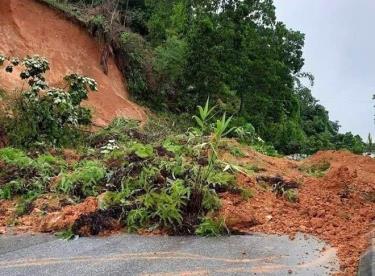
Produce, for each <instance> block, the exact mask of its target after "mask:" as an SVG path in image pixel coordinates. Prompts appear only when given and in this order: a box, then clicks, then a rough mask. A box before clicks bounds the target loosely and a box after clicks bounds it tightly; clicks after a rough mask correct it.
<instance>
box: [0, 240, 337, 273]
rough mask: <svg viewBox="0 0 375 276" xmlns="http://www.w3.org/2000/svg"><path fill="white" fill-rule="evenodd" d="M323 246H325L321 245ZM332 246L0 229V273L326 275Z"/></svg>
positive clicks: (333, 262)
mask: <svg viewBox="0 0 375 276" xmlns="http://www.w3.org/2000/svg"><path fill="white" fill-rule="evenodd" d="M323 247H325V250H322V249H323ZM337 269H338V262H337V257H336V252H335V250H334V249H332V248H330V247H328V246H327V245H325V244H324V243H323V242H320V241H318V240H317V239H315V238H313V237H306V236H303V235H298V236H297V237H296V238H295V239H294V240H290V239H289V238H288V237H285V236H273V235H249V236H231V237H221V238H197V237H144V236H137V235H118V236H112V237H106V238H79V239H77V240H74V241H64V240H59V239H57V238H55V237H54V236H51V235H35V236H30V235H17V236H4V235H3V236H1V235H0V275H4V276H5V275H6V276H12V275H38V276H39V275H69V276H72V275H163V276H164V275H167V276H169V275H170V276H172V275H290V274H291V275H309V276H310V275H329V274H330V273H331V272H332V271H337Z"/></svg>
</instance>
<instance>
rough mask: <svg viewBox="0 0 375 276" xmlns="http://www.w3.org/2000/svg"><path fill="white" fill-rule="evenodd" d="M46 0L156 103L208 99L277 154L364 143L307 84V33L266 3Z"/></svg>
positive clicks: (175, 106) (167, 106)
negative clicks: (290, 25) (292, 26)
mask: <svg viewBox="0 0 375 276" xmlns="http://www.w3.org/2000/svg"><path fill="white" fill-rule="evenodd" d="M44 2H48V3H50V4H51V5H53V6H55V7H57V8H59V9H63V10H65V11H67V12H69V14H71V15H72V16H75V17H77V18H79V19H80V20H81V22H84V24H86V26H87V28H88V29H89V30H90V32H91V33H92V34H93V35H94V36H96V37H97V38H98V39H99V40H100V41H101V42H102V43H103V57H106V56H108V55H111V54H114V55H115V56H116V59H117V63H118V65H119V67H120V68H121V70H122V71H123V73H124V77H125V78H126V79H127V83H128V85H129V90H130V92H131V93H132V96H133V97H134V98H135V99H136V100H138V101H140V102H141V103H142V104H144V105H147V106H149V107H150V108H151V109H153V110H164V111H169V112H172V113H181V112H186V113H189V114H191V113H192V112H193V111H194V109H195V106H196V105H199V104H201V103H202V102H204V101H205V100H206V99H207V97H210V98H211V102H213V103H216V104H217V105H218V106H220V109H221V110H223V111H225V112H227V114H229V115H233V117H234V118H233V120H232V125H233V126H242V125H244V124H249V123H250V124H252V125H253V126H254V128H255V130H256V131H257V133H258V134H259V136H260V137H262V138H263V139H264V140H265V141H266V142H267V143H269V144H271V145H273V146H274V147H275V148H276V149H277V150H278V151H279V152H281V153H283V154H290V153H296V152H300V153H308V154H311V153H314V152H316V151H318V150H321V149H342V148H345V149H349V150H351V151H353V152H355V153H361V152H363V150H364V143H363V142H362V140H361V138H360V137H359V136H358V135H353V134H351V133H346V134H340V133H339V124H338V122H332V121H330V119H329V117H328V112H327V110H326V109H325V108H324V107H323V106H322V105H320V104H319V102H318V100H316V99H315V98H314V97H313V96H312V94H311V91H310V88H309V86H308V85H304V84H305V83H306V81H305V80H306V79H308V80H309V81H311V84H312V83H313V76H312V75H311V74H310V73H306V72H303V71H301V70H302V69H301V68H302V66H303V63H304V61H303V58H302V49H303V44H304V36H303V34H302V33H300V32H297V31H293V30H290V29H288V28H287V26H285V25H284V24H283V23H282V22H279V21H277V19H276V16H275V8H274V6H273V4H272V1H245V2H243V1H230V2H229V1H219V0H213V1H208V2H207V3H206V4H204V3H201V2H200V1H187V0H175V1H172V2H170V1H156V2H155V1H104V0H102V1H73V0H72V1H58V0H48V1H44ZM246 15H247V16H246ZM101 62H102V61H101ZM104 67H105V66H104ZM104 70H105V68H104Z"/></svg>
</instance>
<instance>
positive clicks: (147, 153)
mask: <svg viewBox="0 0 375 276" xmlns="http://www.w3.org/2000/svg"><path fill="white" fill-rule="evenodd" d="M132 151H133V152H134V153H135V154H136V155H137V156H138V157H140V158H148V157H152V155H153V152H154V149H153V147H152V146H151V145H143V144H139V143H136V144H134V145H133V146H132Z"/></svg>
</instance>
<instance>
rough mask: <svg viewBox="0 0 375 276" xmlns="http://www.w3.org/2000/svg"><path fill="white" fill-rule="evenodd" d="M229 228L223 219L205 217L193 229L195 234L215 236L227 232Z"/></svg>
mask: <svg viewBox="0 0 375 276" xmlns="http://www.w3.org/2000/svg"><path fill="white" fill-rule="evenodd" d="M228 233H229V230H228V228H227V226H226V225H225V222H224V220H223V219H214V218H209V217H205V218H203V220H202V222H201V223H200V224H199V226H198V228H197V229H196V230H195V234H197V235H199V236H205V237H217V236H220V235H223V234H228Z"/></svg>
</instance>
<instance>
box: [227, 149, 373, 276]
mask: <svg viewBox="0 0 375 276" xmlns="http://www.w3.org/2000/svg"><path fill="white" fill-rule="evenodd" d="M240 161H241V162H243V163H248V164H256V165H257V166H258V167H261V168H262V172H259V173H256V174H255V175H254V176H253V177H249V176H244V175H239V176H238V182H239V183H241V184H242V185H244V186H246V187H249V188H251V189H252V190H253V191H254V196H253V198H251V199H250V200H248V201H242V200H241V198H240V197H236V196H233V195H230V194H225V195H223V208H222V211H221V212H222V214H223V215H224V216H225V217H226V220H227V222H229V224H230V227H232V228H234V229H236V230H238V231H240V232H265V233H276V234H289V235H291V237H293V235H294V234H295V233H297V232H304V233H309V234H313V235H316V236H318V237H320V238H322V239H323V240H325V241H327V242H328V243H330V244H331V245H332V246H334V247H336V248H337V249H338V255H339V257H340V260H341V269H342V271H343V274H344V275H355V274H356V271H357V266H358V260H359V256H360V254H361V253H363V252H364V251H365V250H366V248H367V247H368V245H369V242H370V238H371V236H372V237H374V224H373V223H374V220H375V201H374V199H375V160H374V159H371V158H369V157H363V156H359V155H354V154H352V153H349V152H346V151H324V152H318V153H317V154H315V155H313V156H312V157H310V158H308V159H307V160H305V161H302V162H295V161H289V160H288V161H287V160H285V159H280V158H272V157H266V156H261V155H259V154H254V153H253V152H251V153H249V154H248V156H247V157H245V158H243V159H242V160H240ZM323 162H328V163H329V164H330V167H329V169H328V170H327V171H326V172H325V175H324V176H320V177H319V176H313V175H309V174H308V173H306V172H305V171H303V170H301V168H304V167H306V166H312V165H314V164H319V163H323ZM259 174H261V175H270V176H273V175H280V176H282V177H284V178H285V179H291V180H294V181H296V182H298V183H299V184H300V186H299V188H297V190H298V201H297V202H295V203H291V202H289V201H288V200H286V199H285V198H283V197H280V196H278V195H277V194H276V193H275V192H274V191H272V189H270V188H267V186H266V185H262V183H260V182H259V181H257V177H256V176H257V175H259ZM259 179H266V178H265V177H263V178H259V177H258V180H259ZM247 221H250V222H256V225H253V224H251V223H249V224H247V223H244V222H247Z"/></svg>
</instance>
